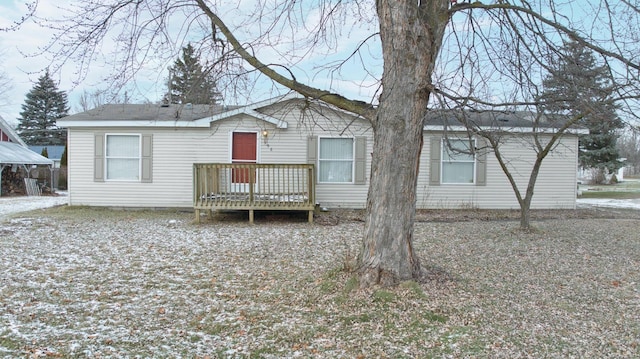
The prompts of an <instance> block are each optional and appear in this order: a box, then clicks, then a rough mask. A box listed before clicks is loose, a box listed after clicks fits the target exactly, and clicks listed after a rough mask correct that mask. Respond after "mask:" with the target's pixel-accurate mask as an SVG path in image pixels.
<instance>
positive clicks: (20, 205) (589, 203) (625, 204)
mask: <svg viewBox="0 0 640 359" xmlns="http://www.w3.org/2000/svg"><path fill="white" fill-rule="evenodd" d="M57 194H58V195H57V196H40V197H36V196H33V197H27V196H20V197H0V221H4V220H6V219H7V218H8V217H9V216H10V215H13V214H16V213H20V212H27V211H32V210H34V209H44V208H49V207H56V206H62V205H66V204H69V196H68V193H67V192H57ZM577 206H578V208H585V207H607V208H626V209H640V198H637V199H607V198H579V199H578V200H577Z"/></svg>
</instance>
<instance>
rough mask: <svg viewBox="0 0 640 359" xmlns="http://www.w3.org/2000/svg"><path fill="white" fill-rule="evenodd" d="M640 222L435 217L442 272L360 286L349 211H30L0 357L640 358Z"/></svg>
mask: <svg viewBox="0 0 640 359" xmlns="http://www.w3.org/2000/svg"><path fill="white" fill-rule="evenodd" d="M461 217H465V216H464V214H462V215H461ZM465 218H468V217H465ZM323 223H325V224H323ZM327 223H330V225H328V224H327ZM639 224H640V222H639V221H638V219H637V218H617V219H611V218H609V219H607V218H586V219H581V218H569V219H567V218H565V219H562V220H559V219H558V220H556V219H544V220H538V221H535V222H534V226H535V228H536V229H535V230H534V231H532V232H527V233H525V232H521V231H519V230H517V229H516V228H517V221H511V220H468V219H467V220H466V221H464V222H458V221H455V220H449V221H438V222H430V221H420V222H419V223H417V224H416V228H415V249H416V251H417V252H418V253H419V255H420V256H421V257H422V258H424V259H423V265H424V267H425V268H428V269H429V271H430V273H431V275H430V276H429V277H428V278H427V279H426V280H425V281H424V282H423V283H417V282H405V283H402V284H400V285H399V286H398V287H395V288H372V289H367V290H360V289H358V287H357V282H356V280H355V278H354V276H353V274H352V273H349V272H348V271H346V270H345V267H349V263H351V262H350V261H349V259H350V258H353V256H354V255H355V253H357V249H358V246H359V243H360V236H361V234H362V226H363V224H362V222H361V221H359V220H351V219H349V217H348V216H343V217H342V218H341V219H340V220H339V221H335V222H334V221H331V222H323V221H322V220H321V218H320V219H319V220H318V222H317V223H315V224H308V223H305V222H304V218H300V219H299V220H298V219H297V218H282V217H280V216H277V217H259V218H257V221H256V224H255V225H250V224H248V223H246V222H245V221H244V220H242V221H238V220H234V219H223V220H221V221H219V222H215V223H204V224H201V225H196V224H194V223H192V214H189V213H174V212H169V211H164V212H146V211H141V212H125V211H109V210H94V209H86V208H80V209H74V208H56V209H50V210H47V211H44V212H43V211H39V212H37V213H32V214H23V215H20V216H18V217H15V218H13V219H11V220H9V221H6V222H4V223H0V253H2V255H1V256H0V273H1V274H2V275H1V277H0V302H1V303H2V304H1V305H0V357H2V356H6V357H46V356H49V357H65V358H66V357H74V358H83V357H86V358H97V357H100V358H109V357H112V358H121V357H129V358H134V357H145V358H146V357H157V358H166V357H188V358H282V357H286V358H380V357H383V358H384V357H387V358H446V357H450V358H460V357H473V358H515V357H529V358H542V357H576V358H605V357H610V358H625V357H626V358H634V357H638V356H640V348H639V347H638V346H639V345H640V287H639V286H640V269H639V267H640V241H638V237H637V233H638V232H637V230H638V225H639Z"/></svg>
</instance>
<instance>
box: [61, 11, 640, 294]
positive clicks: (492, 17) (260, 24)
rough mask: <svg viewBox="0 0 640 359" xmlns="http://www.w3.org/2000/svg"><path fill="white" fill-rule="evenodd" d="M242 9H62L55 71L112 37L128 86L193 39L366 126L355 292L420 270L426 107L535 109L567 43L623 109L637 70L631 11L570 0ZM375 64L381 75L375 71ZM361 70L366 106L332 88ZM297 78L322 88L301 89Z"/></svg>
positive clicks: (412, 276) (633, 13) (212, 52)
mask: <svg viewBox="0 0 640 359" xmlns="http://www.w3.org/2000/svg"><path fill="white" fill-rule="evenodd" d="M243 6H245V7H246V9H245V8H241V7H240V6H231V5H229V4H227V3H224V2H217V1H210V0H141V1H129V0H101V1H95V0H94V1H82V2H80V1H77V2H74V3H72V4H70V5H65V9H64V10H65V12H63V14H64V15H63V17H64V21H62V22H60V21H58V20H59V19H50V22H49V24H51V25H50V26H51V27H52V28H57V29H59V32H58V33H56V34H55V36H56V37H55V38H54V43H53V44H52V45H51V46H50V47H49V49H51V50H53V51H54V55H55V58H57V59H60V60H61V61H62V62H64V61H68V60H80V62H79V63H80V64H81V65H82V66H83V67H82V68H81V70H84V71H85V73H86V71H88V69H89V66H88V63H89V62H88V61H87V60H90V58H88V57H87V56H90V55H87V54H95V49H96V48H97V47H96V44H101V43H102V41H103V40H104V39H105V38H107V37H106V36H107V35H108V34H109V31H110V30H111V31H120V33H118V34H116V36H109V37H108V38H109V39H111V38H115V39H117V40H118V43H117V45H118V46H117V48H116V49H115V50H114V54H113V55H114V57H115V58H116V59H117V60H118V61H119V62H118V61H116V65H118V64H120V65H122V66H118V70H119V72H118V75H119V77H120V78H122V79H128V78H130V77H131V76H132V75H134V74H135V73H136V71H138V70H139V67H137V66H135V65H136V64H142V63H145V60H146V59H148V58H149V57H150V56H151V54H154V55H160V54H164V53H166V51H167V47H168V46H167V45H172V44H175V43H186V42H189V41H196V40H197V41H198V42H199V44H200V46H199V48H201V49H204V48H206V49H209V50H210V54H209V55H210V56H211V57H210V58H225V57H227V58H228V57H234V58H236V59H237V58H238V57H239V58H241V59H242V61H244V63H245V64H247V65H248V66H249V67H250V68H253V69H254V71H257V72H259V73H260V74H261V75H263V76H265V77H266V78H269V79H271V80H273V81H274V82H275V83H277V84H279V86H281V87H284V88H287V89H289V90H292V91H295V92H297V93H299V94H301V95H302V96H305V97H307V98H311V99H316V100H320V101H324V102H326V103H328V104H330V105H332V106H335V107H338V108H340V109H343V110H345V111H349V112H351V113H353V114H354V115H356V116H361V117H363V118H366V119H368V120H369V121H370V122H371V125H372V128H373V137H374V145H373V153H372V157H373V158H372V168H371V178H370V185H369V198H368V201H367V215H366V222H365V228H364V234H363V242H362V243H363V244H362V250H361V253H360V256H359V259H360V262H359V273H360V283H361V285H362V286H370V285H375V284H393V283H397V282H398V281H401V280H407V279H417V278H420V276H421V274H422V270H421V265H420V261H419V259H418V257H417V255H416V252H415V251H414V242H413V225H414V217H415V209H416V186H417V175H418V170H419V168H418V164H419V154H420V151H421V149H422V145H423V143H422V141H423V136H422V132H423V121H424V120H425V118H426V117H427V116H429V114H430V109H432V108H436V107H446V108H458V109H465V108H484V109H487V108H489V109H490V108H502V109H508V108H515V107H527V106H536V105H537V103H536V96H534V95H537V93H536V92H537V91H535V89H536V88H540V86H541V85H540V82H541V79H542V77H543V74H544V73H546V70H547V69H548V68H549V66H548V63H547V62H546V60H545V59H546V58H547V57H548V56H549V54H552V53H557V52H559V51H560V49H561V47H562V46H563V43H565V42H566V41H568V40H570V39H574V40H576V41H578V42H579V43H580V44H582V45H584V46H586V47H588V48H590V49H591V50H593V51H594V52H595V53H597V54H598V55H599V56H600V57H602V58H603V59H604V61H606V62H607V63H608V64H610V65H611V68H614V69H615V71H611V72H610V76H612V77H615V80H616V81H617V82H618V83H619V84H620V86H618V87H617V89H618V91H620V93H622V91H623V89H624V91H626V97H625V96H620V97H619V98H623V99H624V100H625V101H627V105H629V106H632V105H634V103H633V101H630V100H631V99H634V98H636V97H637V90H635V89H632V88H631V86H633V85H635V81H636V80H637V76H636V74H637V71H638V70H640V65H639V64H638V62H637V57H636V54H637V53H638V46H637V44H638V41H637V39H634V37H635V36H636V35H635V34H636V33H638V31H637V30H638V28H639V24H638V21H637V20H638V14H640V8H639V7H638V5H637V3H636V2H635V1H633V2H629V1H624V2H616V3H615V4H612V3H608V2H607V3H606V6H605V5H603V4H601V3H600V2H597V3H586V4H585V2H583V1H571V0H569V1H564V2H562V3H557V2H556V1H553V0H547V1H542V0H541V1H536V2H530V1H513V2H511V1H491V2H487V3H483V2H480V1H474V2H460V3H457V2H455V1H451V0H428V1H427V0H414V1H406V0H377V1H375V2H374V1H344V0H342V1H341V0H320V1H286V0H285V1H279V2H272V1H261V0H258V1H256V2H253V3H251V4H249V3H246V4H243ZM252 6H254V7H252ZM603 14H606V16H603ZM60 24H63V25H60ZM367 25H369V26H370V27H369V28H367V27H366V26H367ZM366 30H371V31H370V32H367V31H366ZM177 37H180V39H177ZM349 37H356V38H357V39H358V41H356V42H357V43H356V44H355V45H354V46H353V48H352V49H350V50H349V51H348V53H349V56H347V57H346V58H342V59H336V58H335V57H333V58H332V57H331V56H334V55H335V54H336V52H337V51H339V50H343V48H344V47H347V46H349V45H350V44H352V41H348V40H350V38H349ZM180 41H182V42H180ZM370 54H373V56H369V55H370ZM376 54H381V62H382V71H381V72H380V71H379V70H378V69H376V68H374V67H373V66H374V65H375V64H376V63H377V62H376V61H377V58H376ZM134 59H138V61H134ZM313 60H316V62H315V63H313ZM318 61H319V62H318ZM308 62H312V64H308ZM216 63H219V62H216ZM356 65H361V68H360V70H361V71H362V73H364V74H365V75H364V76H365V78H366V79H367V80H371V78H372V77H377V76H378V75H379V74H381V77H380V78H379V80H380V82H379V84H380V85H381V88H382V91H381V92H380V93H376V95H375V97H374V98H371V99H370V101H361V100H358V99H350V98H347V96H345V94H344V93H340V92H339V91H333V90H332V88H333V87H332V84H334V83H338V82H341V81H339V80H342V78H338V76H339V75H341V74H342V75H346V74H350V73H353V66H356ZM302 66H306V67H304V68H302ZM341 66H344V67H342V68H341ZM305 69H306V71H310V70H309V69H311V70H314V69H315V70H317V71H318V72H319V73H318V74H317V75H316V76H315V79H327V80H326V81H324V82H323V84H322V85H315V86H314V85H313V84H312V82H305V81H304V80H303V76H301V74H304V73H305ZM247 71H249V69H247ZM309 78H311V79H314V77H313V76H310V77H309ZM333 80H335V81H333ZM350 80H353V79H350ZM368 82H369V85H373V84H371V83H370V82H371V81H368ZM628 113H630V114H631V113H635V112H634V111H629V112H628Z"/></svg>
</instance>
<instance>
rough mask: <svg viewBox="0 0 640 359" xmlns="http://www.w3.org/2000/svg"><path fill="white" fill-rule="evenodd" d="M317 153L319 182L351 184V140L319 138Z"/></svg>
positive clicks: (352, 150) (352, 148) (352, 159)
mask: <svg viewBox="0 0 640 359" xmlns="http://www.w3.org/2000/svg"><path fill="white" fill-rule="evenodd" d="M318 153H319V155H318V181H319V182H324V183H352V182H353V163H354V162H353V161H354V156H353V155H354V147H353V138H320V139H319V151H318Z"/></svg>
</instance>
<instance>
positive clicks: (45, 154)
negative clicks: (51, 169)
mask: <svg viewBox="0 0 640 359" xmlns="http://www.w3.org/2000/svg"><path fill="white" fill-rule="evenodd" d="M40 156H42V157H46V158H49V150H47V148H46V147H44V148H43V149H42V152H40Z"/></svg>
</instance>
